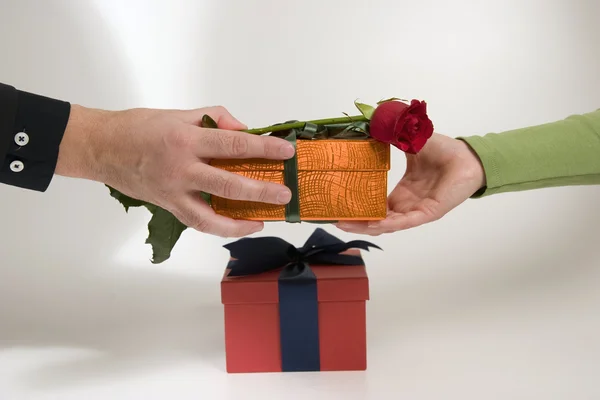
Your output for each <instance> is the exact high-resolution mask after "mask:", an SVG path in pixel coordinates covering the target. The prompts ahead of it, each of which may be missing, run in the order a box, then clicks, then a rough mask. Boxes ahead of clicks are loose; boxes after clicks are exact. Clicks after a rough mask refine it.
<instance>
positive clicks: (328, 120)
mask: <svg viewBox="0 0 600 400" xmlns="http://www.w3.org/2000/svg"><path fill="white" fill-rule="evenodd" d="M368 120H369V119H368V118H366V117H365V116H364V115H356V116H352V117H348V116H347V117H337V118H325V119H315V120H312V121H300V122H290V123H289V124H280V125H271V126H267V127H266V128H256V129H248V130H245V131H244V132H247V133H252V134H256V135H261V134H263V133H269V132H277V131H285V130H288V129H297V128H302V127H303V126H304V124H306V123H311V124H316V125H331V124H339V123H343V122H355V121H368Z"/></svg>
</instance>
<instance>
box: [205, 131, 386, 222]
mask: <svg viewBox="0 0 600 400" xmlns="http://www.w3.org/2000/svg"><path fill="white" fill-rule="evenodd" d="M296 154H297V158H298V198H299V201H300V218H301V220H303V221H343V220H380V219H384V218H385V217H386V213H387V174H388V171H389V169H390V146H389V145H387V144H384V143H381V142H378V141H376V140H373V139H367V140H351V139H323V140H302V139H299V140H297V142H296ZM211 165H213V166H214V167H217V168H221V169H224V170H227V171H230V172H234V173H237V174H240V175H244V176H247V177H249V178H253V179H260V180H266V181H271V182H276V183H280V184H283V183H284V178H283V162H278V161H270V160H213V161H212V163H211ZM211 203H212V207H213V209H214V210H215V212H216V213H218V214H220V215H225V216H228V217H231V218H234V219H245V220H259V221H285V206H279V205H271V204H264V203H255V202H249V201H237V200H229V199H224V198H221V197H218V196H212V198H211Z"/></svg>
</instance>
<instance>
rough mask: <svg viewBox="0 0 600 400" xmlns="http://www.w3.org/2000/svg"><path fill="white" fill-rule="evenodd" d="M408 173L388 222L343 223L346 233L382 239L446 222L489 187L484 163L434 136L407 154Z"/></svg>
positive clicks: (395, 195) (458, 143) (390, 201)
mask: <svg viewBox="0 0 600 400" xmlns="http://www.w3.org/2000/svg"><path fill="white" fill-rule="evenodd" d="M406 158H407V165H406V172H405V174H404V176H403V178H402V179H401V180H400V182H399V183H398V185H397V186H396V187H395V188H394V190H393V191H392V193H391V194H390V196H389V198H388V215H387V218H386V219H385V220H382V221H372V222H340V223H338V224H337V226H338V228H340V229H342V230H343V231H346V232H351V233H360V234H367V235H373V236H377V235H381V234H383V233H392V232H396V231H400V230H405V229H409V228H414V227H417V226H419V225H423V224H425V223H429V222H433V221H436V220H438V219H440V218H442V217H443V216H444V215H446V213H448V212H449V211H450V210H452V209H453V208H455V207H456V206H458V205H459V204H461V203H463V202H464V201H465V200H467V199H468V198H469V197H471V196H472V195H473V194H474V193H475V192H476V191H477V190H479V189H480V188H482V187H484V186H485V174H484V170H483V167H482V165H481V162H480V161H479V158H478V157H477V155H476V154H475V153H474V152H473V151H472V150H471V148H470V147H469V146H468V145H467V144H466V143H464V142H463V141H461V140H458V139H453V138H450V137H448V136H443V135H440V134H436V133H434V134H433V136H432V137H431V138H430V139H429V141H428V142H427V144H426V145H425V147H424V148H423V149H422V150H421V151H420V152H419V153H418V154H416V155H412V154H406Z"/></svg>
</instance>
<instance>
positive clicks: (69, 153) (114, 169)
mask: <svg viewBox="0 0 600 400" xmlns="http://www.w3.org/2000/svg"><path fill="white" fill-rule="evenodd" d="M205 114H208V115H209V116H210V117H212V118H213V119H214V120H215V121H216V122H217V125H218V127H219V129H208V128H201V127H200V122H201V120H202V116H203V115H205ZM242 129H246V126H245V125H244V124H242V123H240V122H239V121H237V120H236V119H235V118H234V117H233V116H231V114H229V112H228V111H227V110H225V109H224V108H222V107H211V108H202V109H197V110H190V111H179V110H152V109H131V110H125V111H116V112H113V111H103V110H91V109H87V108H84V107H79V106H73V107H72V113H71V117H70V119H69V123H68V125H67V129H66V131H65V136H64V139H63V141H62V143H61V146H60V152H59V159H58V165H57V168H56V173H57V174H59V175H64V176H70V177H77V178H84V179H90V180H95V181H99V182H103V183H105V184H107V185H109V186H111V187H113V188H115V189H117V190H118V191H120V192H122V193H123V194H125V195H127V196H130V197H133V198H135V199H138V200H142V201H145V202H148V203H151V204H154V205H157V206H159V207H162V208H164V209H165V210H167V211H170V212H171V213H172V214H173V215H174V216H175V217H176V218H178V219H179V220H180V221H181V222H182V223H183V224H185V225H187V226H189V227H191V228H194V229H197V230H199V231H201V232H206V233H210V234H213V235H218V236H224V237H241V236H246V235H249V234H251V233H254V232H257V231H260V230H261V229H262V228H263V223H262V222H258V221H240V220H233V219H231V218H226V217H224V216H220V215H217V214H216V213H215V212H214V211H213V210H212V209H211V208H210V206H209V205H208V204H206V203H205V202H204V201H203V200H202V198H201V196H200V192H205V193H210V194H213V195H217V196H220V197H225V198H229V199H235V200H249V201H256V202H263V203H271V204H286V203H287V202H289V200H290V198H291V193H290V191H289V189H288V188H287V187H285V186H284V185H278V184H275V183H271V182H265V181H259V180H254V179H249V178H245V177H242V176H239V175H237V174H234V173H231V172H227V171H223V170H221V169H218V168H214V167H211V166H210V165H209V162H210V160H211V159H214V158H228V159H230V158H262V159H271V160H284V159H288V158H291V157H293V155H294V148H293V147H292V146H291V145H290V144H289V143H288V142H287V141H285V140H283V139H279V138H275V137H268V136H257V135H251V134H248V133H244V132H238V131H239V130H242Z"/></svg>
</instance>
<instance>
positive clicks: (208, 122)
mask: <svg viewBox="0 0 600 400" xmlns="http://www.w3.org/2000/svg"><path fill="white" fill-rule="evenodd" d="M200 127H201V128H211V129H219V126H218V125H217V123H216V122H215V120H214V119H212V118H211V117H210V115H208V114H204V115H203V116H202V122H201V123H200Z"/></svg>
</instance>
